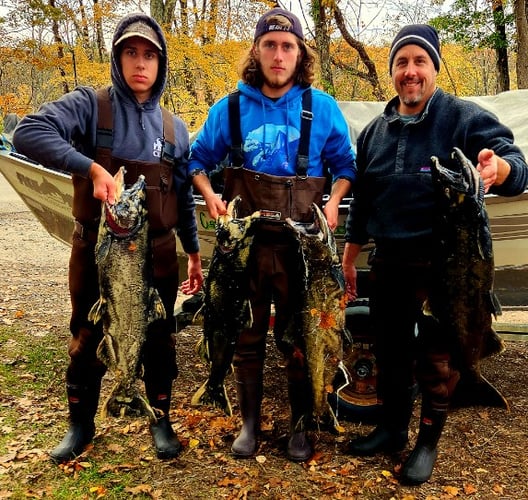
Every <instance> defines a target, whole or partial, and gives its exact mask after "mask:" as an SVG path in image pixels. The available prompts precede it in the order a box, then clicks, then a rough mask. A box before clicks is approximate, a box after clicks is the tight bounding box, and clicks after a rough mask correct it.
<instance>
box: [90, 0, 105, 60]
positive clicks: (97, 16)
mask: <svg viewBox="0 0 528 500" xmlns="http://www.w3.org/2000/svg"><path fill="white" fill-rule="evenodd" d="M93 11H94V30H95V43H96V50H97V55H98V57H99V62H103V61H105V60H106V58H107V55H108V52H107V50H106V45H105V41H104V35H103V16H102V15H101V7H100V4H99V0H93Z"/></svg>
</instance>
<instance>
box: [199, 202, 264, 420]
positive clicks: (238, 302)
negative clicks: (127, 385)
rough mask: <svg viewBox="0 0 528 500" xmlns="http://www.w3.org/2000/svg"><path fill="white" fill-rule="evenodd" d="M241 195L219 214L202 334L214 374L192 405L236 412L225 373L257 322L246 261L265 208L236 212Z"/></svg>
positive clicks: (204, 355)
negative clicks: (245, 213) (244, 335)
mask: <svg viewBox="0 0 528 500" xmlns="http://www.w3.org/2000/svg"><path fill="white" fill-rule="evenodd" d="M240 201H241V198H240V196H237V197H236V198H234V199H233V200H232V201H231V202H230V203H229V205H228V207H227V213H226V214H225V215H220V216H219V217H218V219H217V220H216V243H215V247H214V250H213V255H212V258H211V264H210V265H209V270H208V273H207V279H206V280H205V286H204V304H203V306H202V308H201V309H200V310H199V311H198V312H197V315H203V337H202V339H201V340H200V342H199V343H198V345H197V352H198V354H199V355H200V356H201V357H202V359H204V361H205V362H206V363H208V364H209V377H208V379H207V380H206V381H205V383H204V384H203V385H202V386H201V387H200V388H199V389H198V391H197V392H196V393H195V394H194V395H193V397H192V399H191V404H192V405H193V406H198V405H202V404H209V405H212V406H215V407H217V408H221V409H222V410H223V411H224V412H225V413H226V414H227V415H229V416H231V415H232V414H233V411H232V409H231V404H230V403H229V399H228V397H227V393H226V389H225V385H224V379H225V377H226V375H227V374H228V373H229V371H230V370H231V362H232V360H233V355H234V353H235V345H236V342H237V340H238V338H239V336H240V334H241V332H242V331H243V330H244V329H245V328H249V327H250V326H251V324H252V323H253V317H252V314H251V306H250V303H249V298H248V297H249V274H248V269H247V263H248V259H249V255H250V246H251V243H252V241H253V234H254V231H253V227H254V223H255V222H256V221H257V220H258V219H259V217H260V212H254V213H253V214H252V215H250V216H248V217H244V218H241V219H239V218H237V208H238V205H239V204H240Z"/></svg>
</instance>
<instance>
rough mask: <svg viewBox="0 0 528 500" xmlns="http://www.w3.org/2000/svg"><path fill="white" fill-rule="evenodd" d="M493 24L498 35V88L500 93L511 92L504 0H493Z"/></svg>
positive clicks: (496, 50)
mask: <svg viewBox="0 0 528 500" xmlns="http://www.w3.org/2000/svg"><path fill="white" fill-rule="evenodd" d="M491 9H492V11H493V23H494V25H495V32H496V34H497V38H498V40H497V42H496V44H495V46H496V48H495V52H496V54H497V75H498V79H497V87H498V89H497V90H498V91H499V92H504V91H506V90H510V71H509V68H508V41H507V39H506V25H505V20H504V5H503V4H502V0H492V1H491Z"/></svg>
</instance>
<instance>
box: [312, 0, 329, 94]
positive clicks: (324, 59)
mask: <svg viewBox="0 0 528 500" xmlns="http://www.w3.org/2000/svg"><path fill="white" fill-rule="evenodd" d="M310 10H311V16H312V19H313V20H314V29H315V44H316V46H317V52H318V53H319V60H320V61H319V62H320V66H321V79H322V84H323V89H324V90H325V91H326V92H328V93H329V94H330V95H333V96H335V88H334V77H333V74H332V64H331V58H330V35H329V34H328V19H327V16H326V9H325V7H324V5H323V3H322V2H321V1H320V0H313V1H312V2H311V6H310Z"/></svg>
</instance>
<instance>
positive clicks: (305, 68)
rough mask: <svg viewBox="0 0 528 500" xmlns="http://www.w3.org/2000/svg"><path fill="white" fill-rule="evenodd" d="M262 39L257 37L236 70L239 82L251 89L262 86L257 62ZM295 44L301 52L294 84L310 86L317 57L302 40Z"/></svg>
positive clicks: (279, 17)
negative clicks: (249, 86)
mask: <svg viewBox="0 0 528 500" xmlns="http://www.w3.org/2000/svg"><path fill="white" fill-rule="evenodd" d="M277 18H278V19H280V20H281V21H282V19H284V22H289V21H288V20H287V19H286V18H283V16H277ZM261 38H262V37H258V38H257V39H256V40H255V41H254V42H253V45H252V46H251V48H250V49H249V50H248V51H247V53H246V55H245V56H244V57H243V58H242V60H241V61H240V65H239V68H238V75H239V76H240V78H241V80H242V81H243V82H244V83H247V84H248V85H251V86H252V87H257V88H260V87H262V85H263V84H264V76H263V73H262V69H261V67H260V64H259V62H258V60H257V53H258V44H259V42H260V39H261ZM295 38H296V39H297V44H298V46H299V49H300V50H301V58H300V59H299V62H298V64H297V72H296V75H295V83H298V84H299V85H301V86H308V85H311V84H312V83H313V81H314V78H315V66H316V62H317V56H316V53H315V51H314V50H313V49H312V48H311V47H310V46H309V45H307V44H306V43H305V42H304V41H303V40H301V39H300V38H297V37H295Z"/></svg>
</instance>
